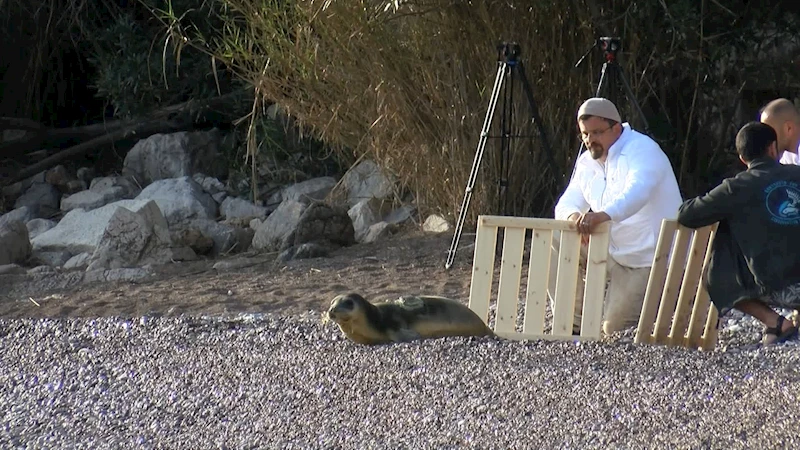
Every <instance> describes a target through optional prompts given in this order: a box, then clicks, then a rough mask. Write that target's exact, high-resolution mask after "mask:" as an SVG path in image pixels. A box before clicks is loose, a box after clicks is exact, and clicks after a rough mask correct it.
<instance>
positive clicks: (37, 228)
mask: <svg viewBox="0 0 800 450" xmlns="http://www.w3.org/2000/svg"><path fill="white" fill-rule="evenodd" d="M56 225H58V222H56V221H55V220H47V219H33V220H29V221H28V222H27V223H26V224H25V227H26V228H28V236H29V237H30V238H31V239H33V238H35V237H36V236H39V235H40V234H42V233H44V232H45V231H48V230H52V229H53V228H55V227H56Z"/></svg>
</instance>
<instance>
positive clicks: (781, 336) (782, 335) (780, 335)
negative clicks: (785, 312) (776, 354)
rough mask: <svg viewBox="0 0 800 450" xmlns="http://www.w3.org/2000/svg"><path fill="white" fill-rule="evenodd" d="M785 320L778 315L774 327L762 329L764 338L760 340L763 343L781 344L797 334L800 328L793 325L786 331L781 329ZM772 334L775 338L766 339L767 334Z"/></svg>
mask: <svg viewBox="0 0 800 450" xmlns="http://www.w3.org/2000/svg"><path fill="white" fill-rule="evenodd" d="M785 320H786V318H785V317H783V316H778V324H777V325H775V326H774V327H767V328H766V329H765V330H764V339H763V340H762V342H763V344H764V345H774V344H781V343H783V342H786V341H790V340H792V339H794V338H796V337H797V336H798V334H800V333H798V332H799V331H800V330H798V328H797V327H796V326H794V325H792V327H790V328H789V329H788V330H786V331H783V332H782V331H781V330H782V329H783V322H784V321H785ZM768 335H773V336H776V338H775V340H773V341H767V336H768Z"/></svg>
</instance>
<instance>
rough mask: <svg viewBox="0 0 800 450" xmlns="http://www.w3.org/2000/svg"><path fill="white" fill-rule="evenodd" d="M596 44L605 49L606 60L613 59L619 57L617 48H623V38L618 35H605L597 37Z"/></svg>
mask: <svg viewBox="0 0 800 450" xmlns="http://www.w3.org/2000/svg"><path fill="white" fill-rule="evenodd" d="M595 45H597V46H598V47H600V49H601V50H603V54H605V56H606V60H609V61H613V60H614V59H616V58H617V50H619V49H621V48H622V39H621V38H618V37H607V36H603V37H600V38H597V43H596V44H595Z"/></svg>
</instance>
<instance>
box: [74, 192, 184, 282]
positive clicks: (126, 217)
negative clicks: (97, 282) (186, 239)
mask: <svg viewBox="0 0 800 450" xmlns="http://www.w3.org/2000/svg"><path fill="white" fill-rule="evenodd" d="M193 259H196V255H195V254H194V252H193V251H192V250H191V249H189V248H187V247H174V246H173V244H172V240H171V239H170V234H169V229H168V228H167V221H166V219H165V218H164V215H163V214H162V213H161V210H159V209H158V206H157V205H156V202H155V201H149V202H147V203H146V204H145V205H144V206H142V207H141V208H139V209H138V210H137V211H136V212H133V211H131V210H129V209H126V208H124V207H120V208H117V210H116V211H114V215H113V216H111V219H109V221H108V226H107V227H106V229H105V230H104V232H103V237H102V238H101V240H100V243H99V244H98V246H97V248H96V249H95V251H94V254H92V257H91V259H90V263H89V267H88V268H87V271H93V270H99V269H120V268H125V267H137V266H139V265H147V264H166V263H168V262H171V261H181V260H184V261H185V260H193ZM65 262H66V261H65Z"/></svg>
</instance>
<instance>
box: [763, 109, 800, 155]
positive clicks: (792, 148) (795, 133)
mask: <svg viewBox="0 0 800 450" xmlns="http://www.w3.org/2000/svg"><path fill="white" fill-rule="evenodd" d="M761 123H765V124H767V125H769V126H771V127H772V128H774V129H775V132H776V133H777V134H778V151H779V152H781V159H780V162H781V163H782V164H795V165H800V157H799V156H798V154H797V151H798V148H799V147H800V111H797V108H796V107H795V106H794V103H792V102H791V101H790V100H788V99H785V98H778V99H775V100H772V101H771V102H769V103H767V104H766V105H765V106H764V108H762V109H761Z"/></svg>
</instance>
